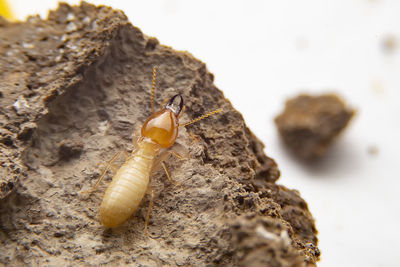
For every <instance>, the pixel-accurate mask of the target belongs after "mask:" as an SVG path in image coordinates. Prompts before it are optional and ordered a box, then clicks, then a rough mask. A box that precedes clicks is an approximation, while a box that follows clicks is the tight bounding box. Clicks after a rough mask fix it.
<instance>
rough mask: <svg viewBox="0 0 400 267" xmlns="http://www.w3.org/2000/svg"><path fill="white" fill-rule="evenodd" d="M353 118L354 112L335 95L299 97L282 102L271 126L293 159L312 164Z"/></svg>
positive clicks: (303, 95)
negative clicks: (282, 105) (283, 107)
mask: <svg viewBox="0 0 400 267" xmlns="http://www.w3.org/2000/svg"><path fill="white" fill-rule="evenodd" d="M353 115H354V110H352V109H350V108H348V107H346V105H345V104H344V102H343V101H342V100H341V99H340V98H339V97H338V96H337V95H334V94H325V95H320V96H310V95H305V94H302V95H299V96H297V97H295V98H293V99H290V100H288V101H287V102H286V106H285V110H284V111H283V112H282V113H281V114H280V115H279V116H277V117H276V118H275V123H276V125H277V127H278V131H279V133H280V135H281V137H282V139H283V141H284V142H285V144H286V145H287V146H288V147H289V148H290V149H291V150H292V151H293V152H294V153H295V154H296V155H297V156H299V157H300V158H302V159H306V160H313V159H316V158H319V157H321V156H323V155H324V154H325V153H326V151H327V150H328V148H329V146H330V145H331V143H332V141H333V140H334V139H335V138H336V137H337V136H338V135H339V134H340V133H341V132H342V131H343V129H344V128H345V127H346V126H347V124H348V123H349V121H350V119H351V118H352V117H353Z"/></svg>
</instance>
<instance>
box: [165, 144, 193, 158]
mask: <svg viewBox="0 0 400 267" xmlns="http://www.w3.org/2000/svg"><path fill="white" fill-rule="evenodd" d="M168 152H169V153H170V154H172V155H174V156H175V157H177V158H178V159H189V151H188V149H187V148H186V147H184V146H183V145H181V144H179V143H175V144H174V145H173V146H172V147H171V148H170V149H169V150H168Z"/></svg>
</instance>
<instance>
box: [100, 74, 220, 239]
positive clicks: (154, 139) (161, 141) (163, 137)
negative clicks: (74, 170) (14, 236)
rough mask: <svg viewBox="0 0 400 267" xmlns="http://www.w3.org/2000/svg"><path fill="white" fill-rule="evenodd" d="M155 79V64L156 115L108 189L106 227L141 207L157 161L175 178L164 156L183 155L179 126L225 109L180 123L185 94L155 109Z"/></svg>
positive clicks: (102, 209)
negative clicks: (177, 143)
mask: <svg viewBox="0 0 400 267" xmlns="http://www.w3.org/2000/svg"><path fill="white" fill-rule="evenodd" d="M155 81H156V68H155V67H154V68H153V84H152V89H151V106H152V113H153V114H152V115H151V116H150V117H149V118H148V119H147V120H146V121H145V122H144V124H143V126H142V128H141V130H140V135H139V137H138V139H137V142H136V143H137V145H136V148H135V150H134V151H133V152H132V154H131V155H130V156H129V157H127V160H126V161H125V163H124V164H123V165H122V166H121V167H120V168H119V169H118V171H117V172H116V174H115V175H114V177H113V179H112V182H111V183H110V185H109V186H108V188H107V190H106V192H105V195H104V197H103V201H102V203H101V206H100V220H101V223H102V224H103V225H104V226H106V227H110V228H113V227H117V226H119V225H120V224H122V223H123V222H125V221H126V220H127V219H128V218H129V217H130V216H131V215H132V214H133V213H134V212H135V211H136V210H137V209H138V207H139V205H140V202H141V200H142V199H143V197H144V195H145V194H146V192H147V190H148V186H149V181H150V175H151V172H152V170H153V169H154V165H156V164H157V162H160V163H161V165H162V166H163V168H164V170H165V172H166V175H167V177H168V179H169V180H171V181H172V179H171V177H170V175H169V173H168V170H167V168H166V166H165V164H164V162H163V161H162V158H163V156H164V155H166V153H168V152H169V153H173V154H175V155H176V156H178V157H181V156H180V155H179V154H178V153H177V152H176V151H173V150H171V147H172V146H173V145H174V143H175V140H176V138H177V137H178V128H179V126H187V125H190V124H192V123H195V122H197V121H199V120H201V119H204V118H206V117H208V116H211V115H212V114H215V113H218V112H221V111H222V109H217V110H214V111H212V112H209V113H207V114H205V115H202V116H200V117H198V118H196V119H193V120H191V121H189V122H187V123H184V124H179V116H180V115H181V112H182V111H183V109H184V99H183V96H182V95H181V94H176V95H174V96H173V97H171V98H170V99H169V101H168V102H167V103H166V105H165V106H164V107H163V108H162V109H161V110H160V111H157V112H155V109H154V91H155ZM117 156H118V154H117V155H115V156H114V157H113V158H112V159H111V161H110V162H109V163H108V166H107V168H106V169H105V170H104V172H103V174H102V175H101V176H100V178H99V180H98V181H97V183H96V184H95V187H96V186H97V185H98V184H99V183H100V181H101V179H102V178H103V177H104V175H105V173H106V172H107V170H108V167H109V166H110V165H111V164H112V163H113V162H114V161H115V159H116V158H117ZM153 197H154V194H153V192H151V201H150V205H149V209H148V212H147V216H146V221H145V232H147V224H148V220H149V216H150V211H151V208H152V205H153Z"/></svg>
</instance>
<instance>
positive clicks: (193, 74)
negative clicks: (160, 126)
mask: <svg viewBox="0 0 400 267" xmlns="http://www.w3.org/2000/svg"><path fill="white" fill-rule="evenodd" d="M0 25H1V26H0V53H2V57H0V68H1V73H2V78H1V81H0V88H1V89H2V95H3V96H2V97H1V98H0V126H1V127H0V129H1V133H2V135H1V136H2V138H3V139H2V140H5V141H3V142H2V143H0V146H1V150H0V151H1V154H0V159H1V162H2V168H1V175H2V176H1V177H2V178H1V179H2V180H1V185H2V187H1V190H2V191H1V192H2V193H1V195H0V229H1V231H0V263H1V264H4V265H23V264H26V265H39V266H43V265H48V266H54V265H60V266H66V265H103V264H109V265H113V266H118V265H137V266H213V265H221V264H223V265H226V266H240V265H242V266H249V262H251V261H252V260H253V259H254V261H257V262H260V263H263V262H268V263H269V264H271V265H274V266H275V265H281V266H294V265H295V264H297V266H305V265H307V264H311V265H312V264H314V263H315V262H316V261H317V260H318V257H319V251H318V248H317V247H316V246H317V237H316V234H317V231H316V229H315V225H314V220H313V218H312V216H311V214H310V213H309V211H308V209H307V204H306V203H305V202H304V200H302V199H301V197H300V196H299V194H298V192H297V191H292V190H288V189H286V188H284V187H282V186H279V185H277V184H275V181H276V180H277V179H278V178H279V170H278V168H277V165H276V163H275V162H274V161H273V160H272V159H271V158H269V157H267V156H266V155H265V154H264V152H263V144H262V143H261V142H260V141H259V140H258V139H257V138H256V137H255V136H254V135H253V134H252V133H251V132H250V130H249V129H248V128H247V127H246V125H245V123H244V121H243V118H242V116H241V114H240V113H239V112H237V111H236V110H235V109H233V107H232V106H231V104H230V102H229V101H228V100H227V99H225V98H224V96H223V93H222V92H221V91H219V90H218V89H217V88H216V87H215V85H214V84H213V75H212V74H210V73H209V72H208V71H207V69H206V66H205V65H204V63H202V62H200V61H198V60H197V59H195V58H193V56H192V55H190V54H189V53H187V52H177V51H174V50H173V49H171V48H169V47H166V46H162V45H160V44H159V43H158V41H157V40H156V39H155V38H149V37H147V36H145V35H143V34H142V32H141V31H140V30H139V29H137V28H136V27H134V26H132V25H131V24H130V23H129V22H128V20H127V18H126V16H125V15H124V14H123V13H122V12H121V11H116V10H113V9H111V8H108V7H104V6H99V7H96V6H93V5H90V4H87V3H85V2H82V4H81V5H80V6H69V5H67V4H60V6H59V8H58V9H57V10H55V11H52V12H50V14H49V17H48V19H47V20H42V19H40V18H39V17H30V18H28V20H27V21H26V22H19V23H7V24H0ZM153 66H158V78H157V92H156V96H155V98H156V101H157V103H161V102H162V100H163V99H164V98H165V97H168V96H172V95H173V94H175V93H177V92H180V93H181V94H182V95H183V96H184V98H185V100H186V111H185V113H184V115H183V116H182V118H181V121H182V122H186V121H189V120H190V119H192V118H195V117H197V116H199V115H202V114H204V113H206V112H207V111H210V110H214V109H216V108H223V110H224V111H223V113H219V114H217V115H214V116H211V117H209V118H207V119H204V120H201V121H200V122H197V123H196V124H192V125H189V126H186V127H181V128H180V132H179V138H178V142H179V143H180V144H182V145H184V146H185V147H186V148H188V150H189V154H190V157H189V159H184V160H172V159H171V160H170V161H168V162H167V164H168V168H169V170H170V173H171V175H172V176H173V177H174V179H175V180H177V181H179V182H181V183H182V186H175V185H173V184H171V183H170V182H168V180H167V179H166V177H165V174H164V173H163V172H162V171H158V172H156V173H154V175H152V177H151V186H152V188H153V189H154V192H155V198H154V207H153V210H152V212H151V217H150V223H149V235H148V236H146V235H145V234H144V232H143V229H144V219H145V216H146V212H147V207H148V205H149V199H150V197H149V196H145V198H144V199H143V201H142V203H141V205H140V208H139V210H138V211H137V212H136V213H135V214H134V215H133V216H132V217H131V218H130V219H129V220H128V221H126V222H125V223H124V224H123V225H122V226H120V227H119V228H116V229H105V228H104V227H103V226H102V225H100V223H99V219H98V210H99V205H100V202H101V199H102V197H103V194H104V190H105V188H106V186H107V184H108V183H109V181H110V179H111V175H110V176H107V178H105V179H104V181H103V182H102V183H101V185H100V186H99V188H98V190H97V191H96V192H94V193H93V194H91V195H88V194H85V193H82V192H83V191H86V190H90V188H91V187H92V186H93V184H94V183H95V182H96V180H97V178H98V177H99V174H100V173H101V170H102V169H101V168H100V167H99V166H98V165H99V163H105V162H107V161H108V160H109V159H110V158H111V157H112V156H113V155H114V154H115V153H116V152H118V151H123V150H127V151H132V148H133V147H132V141H131V134H132V132H133V131H134V130H135V129H136V127H137V126H140V125H141V123H143V122H144V120H145V119H146V118H147V117H148V116H149V115H150V113H151V104H150V94H149V91H150V88H151V80H152V68H153ZM21 99H24V101H23V102H21V101H22V100H21ZM16 101H20V102H19V104H18V105H17V106H16V105H15V102H16ZM3 133H4V134H3ZM4 138H5V139H4ZM122 160H123V159H121V160H120V161H119V162H118V164H120V163H121V161H122ZM10 181H11V183H12V186H9V182H10ZM3 185H5V186H3ZM3 188H4V189H3ZM3 191H4V192H3ZM265 224H267V226H265ZM259 225H262V227H264V228H265V229H264V230H265V231H267V232H270V233H271V234H265V231H264V230H260V229H262V228H258V226H259ZM263 225H264V226H263ZM260 231H261V232H260ZM263 231H264V232H263ZM241 232H245V233H247V235H248V238H246V239H241V236H242V235H241ZM260 233H261V234H260ZM271 236H272V238H273V242H272V243H269V239H268V238H271ZM253 239H254V240H260V241H259V242H261V243H262V244H264V245H263V247H262V248H258V247H256V245H257V244H256V243H254V244H253V243H252V240H253ZM247 248H249V249H251V250H252V251H253V250H254V252H255V254H250V255H249V257H244V256H243V255H244V254H243V253H244V252H245V249H247ZM269 248H271V249H272V250H273V251H274V253H275V252H276V253H278V254H277V255H283V256H282V257H281V256H275V254H271V253H267V254H265V255H264V254H263V252H264V251H265V250H266V249H269ZM292 263H293V264H292ZM284 264H286V265H284ZM290 264H292V265H290Z"/></svg>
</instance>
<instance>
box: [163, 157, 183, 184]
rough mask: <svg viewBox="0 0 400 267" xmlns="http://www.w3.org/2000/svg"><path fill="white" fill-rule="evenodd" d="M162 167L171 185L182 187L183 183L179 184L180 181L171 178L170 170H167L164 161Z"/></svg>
mask: <svg viewBox="0 0 400 267" xmlns="http://www.w3.org/2000/svg"><path fill="white" fill-rule="evenodd" d="M161 165H162V167H163V168H164V171H165V174H166V175H167V177H168V180H169V181H170V182H171V183H173V184H174V185H179V186H181V185H182V183H180V182H178V181H175V180H174V179H172V178H171V175H170V174H169V172H168V169H167V166H166V165H165V163H164V161H161Z"/></svg>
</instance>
